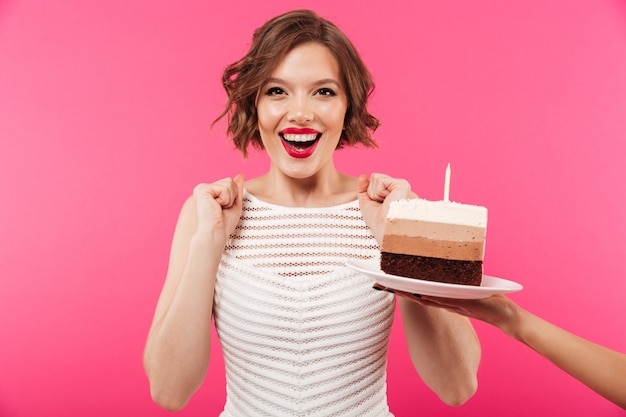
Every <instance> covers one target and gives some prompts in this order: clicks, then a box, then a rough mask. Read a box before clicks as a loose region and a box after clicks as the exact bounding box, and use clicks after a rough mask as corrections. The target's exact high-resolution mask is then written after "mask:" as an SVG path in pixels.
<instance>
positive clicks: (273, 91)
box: [265, 87, 285, 96]
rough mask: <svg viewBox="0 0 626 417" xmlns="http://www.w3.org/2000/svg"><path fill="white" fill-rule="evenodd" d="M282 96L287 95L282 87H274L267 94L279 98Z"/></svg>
mask: <svg viewBox="0 0 626 417" xmlns="http://www.w3.org/2000/svg"><path fill="white" fill-rule="evenodd" d="M281 94H285V91H284V90H283V89H282V88H280V87H272V88H269V89H268V90H267V91H266V92H265V95H267V96H278V95H281Z"/></svg>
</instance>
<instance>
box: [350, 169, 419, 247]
mask: <svg viewBox="0 0 626 417" xmlns="http://www.w3.org/2000/svg"><path fill="white" fill-rule="evenodd" d="M357 193H358V198H359V207H360V208H361V212H362V213H363V219H364V220H365V223H366V224H367V225H368V226H369V228H370V229H371V230H372V233H373V234H374V237H375V238H376V240H377V241H378V243H382V241H383V233H384V228H385V219H386V217H387V212H388V211H389V203H390V202H392V201H394V200H401V199H405V198H417V195H416V194H415V193H413V192H412V191H411V185H410V184H409V182H408V181H406V180H404V179H398V178H392V177H390V176H388V175H384V174H372V175H371V176H370V177H369V178H367V176H365V175H361V176H360V177H359V179H358V182H357Z"/></svg>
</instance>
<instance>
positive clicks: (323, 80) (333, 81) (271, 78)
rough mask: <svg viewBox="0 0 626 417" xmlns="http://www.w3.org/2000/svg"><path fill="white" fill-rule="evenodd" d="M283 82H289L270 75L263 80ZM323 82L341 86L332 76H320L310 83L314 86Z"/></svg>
mask: <svg viewBox="0 0 626 417" xmlns="http://www.w3.org/2000/svg"><path fill="white" fill-rule="evenodd" d="M272 83H274V84H284V85H289V84H290V83H289V82H287V81H285V80H283V79H282V78H277V77H270V78H268V79H267V81H266V82H265V84H272ZM324 84H335V85H336V86H337V87H341V83H340V82H339V81H337V80H335V79H334V78H322V79H320V80H316V81H314V82H313V83H312V85H314V86H319V85H324Z"/></svg>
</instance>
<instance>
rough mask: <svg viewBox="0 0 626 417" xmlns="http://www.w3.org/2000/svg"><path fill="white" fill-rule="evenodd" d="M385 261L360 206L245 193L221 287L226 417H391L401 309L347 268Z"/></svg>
mask: <svg viewBox="0 0 626 417" xmlns="http://www.w3.org/2000/svg"><path fill="white" fill-rule="evenodd" d="M379 256H380V251H379V246H378V243H377V242H376V240H375V239H374V237H373V236H372V234H371V232H370V230H369V228H368V227H367V225H366V224H365V222H364V221H363V217H362V215H361V212H360V210H359V205H358V202H357V201H353V202H350V203H346V204H341V205H337V206H332V207H323V208H293V207H282V206H277V205H273V204H269V203H266V202H263V201H261V200H259V199H257V198H256V197H254V196H252V195H251V194H249V193H247V192H245V193H244V200H243V214H242V217H241V221H240V223H239V225H238V226H237V228H236V230H235V232H234V233H233V235H232V236H231V239H230V241H229V243H228V244H227V247H226V251H225V254H224V256H223V258H222V262H221V264H220V268H219V271H218V276H217V282H216V287H215V304H214V312H215V325H216V328H217V332H218V335H219V339H220V343H221V346H222V350H223V353H224V362H225V366H226V393H227V397H226V404H225V406H224V411H223V412H222V414H221V415H220V416H221V417H248V416H250V417H252V416H255V417H256V416H270V417H281V416H290V417H292V416H298V417H300V416H319V417H335V416H355V417H357V416H358V417H366V416H372V417H374V416H375V417H389V416H392V414H391V413H390V412H389V407H388V405H387V393H386V391H387V385H386V366H387V349H388V345H389V334H390V331H391V325H392V322H393V315H394V309H395V301H394V297H393V295H392V294H390V293H388V292H385V291H375V290H373V289H372V284H373V281H372V280H371V279H370V278H368V277H366V276H364V275H362V274H359V273H358V272H355V271H353V270H351V269H350V268H348V267H346V266H345V262H346V260H348V259H369V258H378V257H379Z"/></svg>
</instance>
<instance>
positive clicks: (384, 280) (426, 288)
mask: <svg viewBox="0 0 626 417" xmlns="http://www.w3.org/2000/svg"><path fill="white" fill-rule="evenodd" d="M346 266H348V267H349V268H352V269H354V270H355V271H358V272H361V273H362V274H365V275H368V276H370V277H371V278H372V279H373V280H374V281H375V282H377V283H378V284H381V285H383V286H385V287H387V288H391V289H394V290H398V291H404V292H409V293H412V294H421V295H431V296H433V297H445V298H459V299H478V298H486V297H489V296H490V295H494V294H502V293H507V292H515V291H520V290H521V289H522V288H524V287H522V285H521V284H518V283H517V282H513V281H509V280H506V279H503V278H496V277H492V276H489V275H483V279H482V283H481V284H480V286H477V285H460V284H446V283H444V282H435V281H424V280H421V279H415V278H406V277H399V276H396V275H388V274H385V273H384V272H383V271H381V270H380V263H379V262H378V261H375V260H356V259H351V260H349V261H348V262H346Z"/></svg>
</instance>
